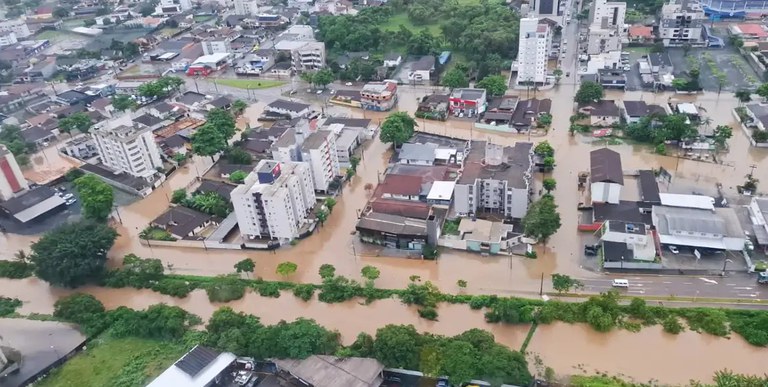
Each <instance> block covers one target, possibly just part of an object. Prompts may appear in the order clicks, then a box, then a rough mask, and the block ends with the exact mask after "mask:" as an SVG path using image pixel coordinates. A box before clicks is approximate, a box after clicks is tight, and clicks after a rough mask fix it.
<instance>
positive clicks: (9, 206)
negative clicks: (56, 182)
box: [0, 186, 65, 223]
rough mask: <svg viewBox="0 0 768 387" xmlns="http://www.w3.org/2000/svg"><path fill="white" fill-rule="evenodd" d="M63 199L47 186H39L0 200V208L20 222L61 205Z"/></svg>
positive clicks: (27, 220) (34, 217) (32, 218)
mask: <svg viewBox="0 0 768 387" xmlns="http://www.w3.org/2000/svg"><path fill="white" fill-rule="evenodd" d="M64 204H65V203H64V199H62V198H61V197H60V196H59V195H56V191H54V190H53V189H52V188H50V187H48V186H40V187H36V188H33V189H31V190H28V191H23V192H22V193H21V194H20V195H18V196H15V197H13V198H10V199H9V200H6V201H4V202H0V210H2V211H3V212H5V213H6V214H7V215H9V216H11V217H13V218H14V219H16V220H17V221H19V222H21V223H26V222H29V221H31V220H34V219H36V218H38V217H40V216H42V215H45V214H47V213H48V212H50V211H53V210H54V209H56V208H59V207H61V206H63V205H64Z"/></svg>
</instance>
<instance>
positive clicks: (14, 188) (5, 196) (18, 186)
mask: <svg viewBox="0 0 768 387" xmlns="http://www.w3.org/2000/svg"><path fill="white" fill-rule="evenodd" d="M27 189H29V184H27V179H25V178H24V175H22V174H21V169H19V164H18V163H17V162H16V158H15V157H14V156H13V153H11V152H10V151H9V150H8V148H6V147H5V145H2V144H0V200H9V199H11V198H12V197H14V196H16V195H17V194H20V193H22V192H24V191H26V190H27Z"/></svg>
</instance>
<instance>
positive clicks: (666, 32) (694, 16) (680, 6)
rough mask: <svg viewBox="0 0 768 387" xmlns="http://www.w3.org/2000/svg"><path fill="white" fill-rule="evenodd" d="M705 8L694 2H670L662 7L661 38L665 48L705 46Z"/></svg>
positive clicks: (690, 0)
mask: <svg viewBox="0 0 768 387" xmlns="http://www.w3.org/2000/svg"><path fill="white" fill-rule="evenodd" d="M706 21H707V16H706V15H705V14H704V7H702V6H701V4H699V3H698V2H696V1H693V0H670V2H668V3H666V4H664V6H662V7H661V16H660V20H659V38H661V39H662V42H663V43H664V45H665V46H682V45H683V44H690V45H693V46H697V45H705V44H706V39H705V38H704V27H705V25H704V23H705V22H706Z"/></svg>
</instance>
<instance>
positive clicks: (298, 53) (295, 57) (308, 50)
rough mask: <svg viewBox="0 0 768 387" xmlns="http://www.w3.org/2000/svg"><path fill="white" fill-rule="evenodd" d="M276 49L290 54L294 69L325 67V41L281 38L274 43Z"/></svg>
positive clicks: (307, 69)
mask: <svg viewBox="0 0 768 387" xmlns="http://www.w3.org/2000/svg"><path fill="white" fill-rule="evenodd" d="M275 49H276V50H278V51H283V52H288V53H289V54H290V55H291V64H292V66H293V69H294V70H296V71H314V70H319V69H321V68H323V67H325V43H323V42H316V41H309V40H282V41H280V42H277V44H275Z"/></svg>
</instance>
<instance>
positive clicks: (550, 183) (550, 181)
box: [541, 177, 557, 193]
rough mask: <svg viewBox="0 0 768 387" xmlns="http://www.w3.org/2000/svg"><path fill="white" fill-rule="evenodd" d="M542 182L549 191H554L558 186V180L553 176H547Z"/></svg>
mask: <svg viewBox="0 0 768 387" xmlns="http://www.w3.org/2000/svg"><path fill="white" fill-rule="evenodd" d="M541 183H542V186H544V189H545V190H547V193H550V192H552V191H554V190H555V188H556V187H557V181H556V180H555V179H554V178H551V177H547V178H545V179H544V180H543V181H542V182H541Z"/></svg>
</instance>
